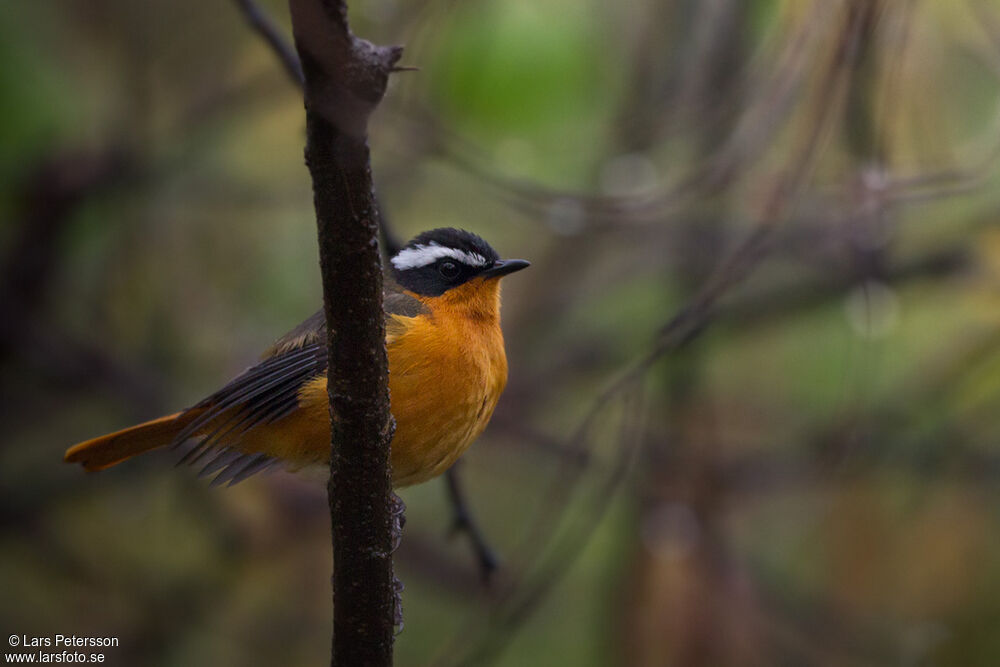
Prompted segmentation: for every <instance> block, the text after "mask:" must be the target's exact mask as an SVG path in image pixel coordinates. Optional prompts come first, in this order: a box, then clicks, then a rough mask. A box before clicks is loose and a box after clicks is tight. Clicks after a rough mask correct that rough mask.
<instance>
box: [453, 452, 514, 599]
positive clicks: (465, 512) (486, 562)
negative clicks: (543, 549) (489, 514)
mask: <svg viewBox="0 0 1000 667" xmlns="http://www.w3.org/2000/svg"><path fill="white" fill-rule="evenodd" d="M445 482H446V483H447V486H448V499H449V500H450V501H451V508H452V523H451V530H452V534H455V533H459V532H464V533H465V534H466V535H468V536H469V543H470V544H471V545H472V550H473V551H474V552H475V556H476V560H477V562H478V564H479V573H480V575H481V576H482V578H483V582H484V583H489V581H490V577H491V576H492V574H493V573H494V572H495V571H496V570H497V569H498V568H499V567H500V561H499V559H498V558H497V555H496V553H495V552H494V551H493V549H492V548H491V547H490V545H489V544H488V543H487V542H486V537H485V536H484V535H483V532H482V531H481V530H480V529H479V524H478V523H476V520H475V517H473V516H472V512H471V511H470V510H469V505H468V502H467V501H466V499H465V493H464V492H463V491H462V484H461V480H460V479H459V476H458V467H457V466H452V467H451V468H449V469H448V470H447V471H446V472H445Z"/></svg>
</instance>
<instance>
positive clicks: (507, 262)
mask: <svg viewBox="0 0 1000 667" xmlns="http://www.w3.org/2000/svg"><path fill="white" fill-rule="evenodd" d="M391 263H392V270H393V276H394V277H395V279H396V282H397V283H399V285H400V286H401V287H403V288H404V289H406V290H409V291H411V292H413V293H414V294H418V295H420V296H423V297H438V296H441V295H443V294H445V293H446V292H450V291H452V290H455V289H456V288H459V287H462V286H468V287H466V289H464V290H461V291H462V292H466V291H470V290H471V289H475V288H477V287H483V286H489V287H493V288H494V289H495V286H496V283H498V282H499V279H500V278H502V277H503V276H506V275H508V274H511V273H514V272H515V271H520V270H521V269H523V268H526V267H527V266H529V263H528V262H526V261H525V260H523V259H500V256H499V255H498V254H497V251H496V250H494V249H493V248H491V247H490V244H489V243H487V242H486V241H484V240H483V239H482V238H480V237H478V236H476V235H475V234H473V233H471V232H467V231H464V230H461V229H452V228H450V227H443V228H440V229H432V230H430V231H428V232H424V233H422V234H420V235H419V236H417V237H416V238H414V239H413V240H412V241H410V242H409V243H407V244H406V245H405V246H404V247H403V249H402V250H400V251H399V252H398V253H396V255H395V256H393V258H392V259H391Z"/></svg>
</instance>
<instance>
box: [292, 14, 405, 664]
mask: <svg viewBox="0 0 1000 667" xmlns="http://www.w3.org/2000/svg"><path fill="white" fill-rule="evenodd" d="M289 5H290V7H291V11H292V27H293V30H294V33H295V46H296V49H297V51H298V54H299V60H300V62H301V63H302V71H303V74H304V79H305V106H306V151H305V153H306V164H307V165H308V167H309V172H310V174H311V175H312V181H313V198H314V204H315V208H316V222H317V227H318V232H319V251H320V268H321V270H322V274H323V303H324V308H325V312H326V321H327V327H328V331H329V338H328V341H327V343H328V346H329V350H328V352H329V371H328V373H329V376H328V377H329V380H328V390H329V396H330V418H331V424H332V429H331V431H332V441H331V450H330V482H329V487H328V493H329V500H330V520H331V523H332V527H333V552H334V562H335V567H334V574H333V598H334V618H333V657H332V664H333V665H341V666H346V665H351V666H353V665H372V666H378V665H391V664H392V645H393V635H394V628H395V624H396V616H397V603H396V587H395V579H394V577H393V570H392V551H393V549H394V539H395V533H394V527H395V526H394V524H395V523H396V519H397V517H398V512H397V511H395V507H396V505H395V503H394V496H393V495H392V484H391V477H390V471H389V444H390V441H391V440H392V434H393V428H394V424H393V421H392V416H391V413H390V411H389V392H388V358H387V354H386V348H385V324H384V321H383V315H382V267H381V263H380V260H379V247H378V212H377V211H378V210H377V206H376V204H375V199H374V193H373V189H372V177H371V166H370V161H369V150H368V141H367V122H368V117H369V116H370V114H371V113H372V112H373V111H374V109H375V107H376V106H377V105H378V103H379V101H380V100H381V99H382V96H383V94H384V93H385V88H386V83H387V81H388V77H389V74H390V72H391V71H392V70H393V66H394V65H395V63H396V61H397V60H398V59H399V57H400V55H401V53H402V51H401V49H400V48H398V47H378V46H374V45H372V44H370V43H368V42H366V41H364V40H361V39H358V38H356V37H355V36H354V35H353V34H351V32H350V28H349V26H348V23H347V8H346V6H345V4H344V3H343V2H334V1H331V0H290V2H289Z"/></svg>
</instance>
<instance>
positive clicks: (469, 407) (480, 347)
mask: <svg viewBox="0 0 1000 667" xmlns="http://www.w3.org/2000/svg"><path fill="white" fill-rule="evenodd" d="M448 319H449V318H448V316H446V315H444V316H437V317H434V318H427V317H422V318H417V319H414V320H412V321H408V323H407V330H406V332H405V333H404V334H402V335H400V336H398V337H396V338H395V340H393V341H392V342H391V343H390V344H389V350H388V351H389V398H390V401H391V404H392V414H393V416H394V417H395V418H396V434H395V436H394V437H393V440H392V454H391V464H392V478H393V484H394V485H395V486H409V485H412V484H418V483H420V482H424V481H426V480H428V479H430V478H432V477H436V476H437V475H440V474H441V473H442V472H444V471H445V470H447V469H448V468H449V467H450V466H451V465H452V464H453V463H454V462H455V461H456V460H457V459H458V457H459V456H461V455H462V453H463V452H465V450H466V449H467V448H468V447H469V445H471V444H472V442H473V441H474V440H475V439H476V438H477V437H478V436H479V434H480V433H482V432H483V429H484V428H486V425H487V424H488V423H489V420H490V417H491V416H492V415H493V410H494V408H495V407H496V405H497V401H498V400H499V399H500V394H501V393H502V392H503V389H504V386H505V385H506V382H507V360H506V356H505V354H504V348H503V336H502V334H501V332H500V327H499V322H496V323H495V324H494V323H489V325H488V326H484V324H483V323H482V322H476V321H469V320H467V319H466V318H463V317H455V318H454V321H448ZM328 406H329V400H328V398H327V393H326V377H319V378H316V379H315V380H313V381H312V382H310V383H308V384H307V385H305V386H304V387H303V388H302V390H301V391H300V392H299V409H298V410H296V411H295V412H293V413H291V414H290V415H288V416H287V417H285V418H283V419H280V420H278V421H276V422H273V423H271V424H268V425H266V426H265V425H261V426H259V427H256V428H254V429H253V430H251V431H250V432H248V433H247V434H246V435H245V436H243V438H242V440H243V442H242V443H241V445H242V446H241V447H240V448H241V449H243V450H245V451H253V452H264V453H267V454H269V455H271V456H277V457H280V458H282V459H284V460H285V461H286V462H287V463H288V464H290V467H293V468H294V467H305V466H308V465H324V466H325V465H326V464H327V462H328V461H329V456H330V454H329V447H330V420H329V413H328V410H329V407H328Z"/></svg>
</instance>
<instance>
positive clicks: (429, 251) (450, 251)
mask: <svg viewBox="0 0 1000 667" xmlns="http://www.w3.org/2000/svg"><path fill="white" fill-rule="evenodd" d="M442 257H451V258H452V259H457V260H458V261H460V262H462V263H463V264H467V265H469V266H486V265H487V264H489V262H487V261H486V258H485V257H483V256H482V255H480V254H479V253H475V252H467V251H465V250H459V249H458V248H448V247H445V246H443V245H439V244H438V243H435V242H434V241H431V242H430V244H428V245H423V244H420V245H416V246H413V247H412V248H404V249H403V250H401V251H400V252H399V254H397V255H396V256H395V257H393V258H392V265H393V266H394V267H396V270H397V271H405V270H406V269H416V268H420V267H421V266H427V265H428V264H433V263H434V262H436V261H438V260H439V259H441V258H442Z"/></svg>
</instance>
